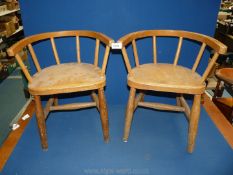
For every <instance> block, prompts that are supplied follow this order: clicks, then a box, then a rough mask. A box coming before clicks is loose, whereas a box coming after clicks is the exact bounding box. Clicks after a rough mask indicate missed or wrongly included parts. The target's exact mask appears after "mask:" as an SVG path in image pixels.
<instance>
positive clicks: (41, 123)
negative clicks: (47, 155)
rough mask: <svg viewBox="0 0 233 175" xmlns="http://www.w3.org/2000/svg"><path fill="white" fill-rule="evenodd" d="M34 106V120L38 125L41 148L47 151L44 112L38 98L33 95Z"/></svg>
mask: <svg viewBox="0 0 233 175" xmlns="http://www.w3.org/2000/svg"><path fill="white" fill-rule="evenodd" d="M34 99H35V104H36V120H37V125H38V130H39V134H40V140H41V146H42V149H44V150H47V149H48V141H47V134H46V125H45V117H44V111H43V108H42V104H41V99H40V96H37V95H35V96H34Z"/></svg>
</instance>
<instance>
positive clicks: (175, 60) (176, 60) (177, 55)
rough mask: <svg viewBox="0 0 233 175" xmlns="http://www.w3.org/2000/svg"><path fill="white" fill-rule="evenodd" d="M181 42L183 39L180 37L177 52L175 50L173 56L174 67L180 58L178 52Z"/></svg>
mask: <svg viewBox="0 0 233 175" xmlns="http://www.w3.org/2000/svg"><path fill="white" fill-rule="evenodd" d="M182 42H183V37H180V38H179V43H178V46H177V50H176V56H175V59H174V65H175V66H176V65H177V63H178V59H179V57H180V50H181V46H182Z"/></svg>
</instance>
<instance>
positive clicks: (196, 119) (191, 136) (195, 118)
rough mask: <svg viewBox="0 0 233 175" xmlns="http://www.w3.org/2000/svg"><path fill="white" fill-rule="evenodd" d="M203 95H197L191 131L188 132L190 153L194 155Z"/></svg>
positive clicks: (192, 114)
mask: <svg viewBox="0 0 233 175" xmlns="http://www.w3.org/2000/svg"><path fill="white" fill-rule="evenodd" d="M200 109H201V95H195V96H194V101H193V106H192V109H191V114H190V121H189V131H188V152H189V153H192V152H193V149H194V145H195V139H196V135H197V129H198V122H199V118H200Z"/></svg>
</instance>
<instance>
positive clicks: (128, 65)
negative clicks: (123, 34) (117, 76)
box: [122, 47, 131, 73]
mask: <svg viewBox="0 0 233 175" xmlns="http://www.w3.org/2000/svg"><path fill="white" fill-rule="evenodd" d="M122 54H123V58H124V61H125V65H126V68H127V70H128V73H130V72H131V66H130V62H129V57H128V54H127V51H126V49H125V47H123V48H122Z"/></svg>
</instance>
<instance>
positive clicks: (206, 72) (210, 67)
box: [202, 52, 219, 82]
mask: <svg viewBox="0 0 233 175" xmlns="http://www.w3.org/2000/svg"><path fill="white" fill-rule="evenodd" d="M218 56H219V53H217V52H215V54H214V56H213V57H212V58H211V61H210V63H209V65H208V67H207V68H206V70H205V72H204V73H203V75H202V81H203V82H204V81H205V80H206V78H207V76H208V75H209V73H210V71H211V69H212V68H213V66H214V64H215V62H216V60H217V59H218Z"/></svg>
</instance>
